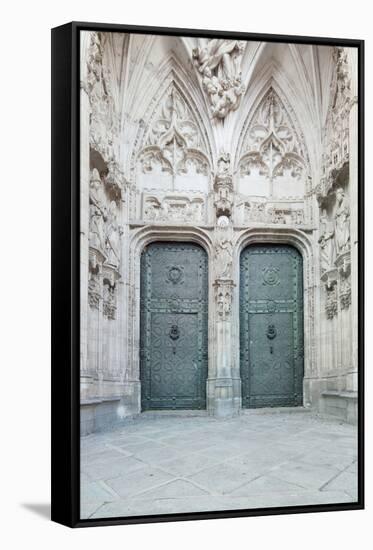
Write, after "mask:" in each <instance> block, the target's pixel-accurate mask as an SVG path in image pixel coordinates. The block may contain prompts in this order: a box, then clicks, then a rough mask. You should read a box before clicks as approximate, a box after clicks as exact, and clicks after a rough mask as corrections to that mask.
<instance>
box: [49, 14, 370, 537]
mask: <svg viewBox="0 0 373 550" xmlns="http://www.w3.org/2000/svg"><path fill="white" fill-rule="evenodd" d="M84 30H88V31H107V32H128V33H141V34H156V35H171V36H192V37H207V38H208V37H224V38H235V39H241V40H255V41H265V42H277V43H280V42H286V43H294V44H310V43H311V44H315V45H334V46H342V47H353V48H357V51H358V96H359V104H358V123H359V128H358V178H359V192H358V220H359V222H358V223H359V227H358V235H359V241H360V246H359V256H358V279H359V280H358V285H359V298H358V299H359V304H358V305H359V334H358V338H359V342H358V344H359V348H358V354H359V357H358V360H359V372H358V430H359V435H358V453H359V460H358V500H357V502H354V503H341V504H323V505H307V506H296V507H294V506H289V507H282V508H262V509H260V508H258V509H249V510H233V511H232V510H227V511H222V512H196V513H185V514H184V513H183V514H167V515H149V516H133V517H114V518H107V519H106V518H105V519H99V520H96V519H95V520H91V519H84V520H83V519H80V515H79V501H80V496H79V490H80V481H79V479H80V477H79V464H80V445H79V438H80V432H79V361H80V358H79V324H80V306H79V303H80V295H79V264H80V249H79V216H80V201H79V166H80V164H79V89H80V79H79V51H80V49H79V48H80V38H79V37H80V31H84ZM51 74H52V173H51V177H52V205H51V206H52V358H51V360H52V387H51V390H52V467H51V475H52V491H51V497H52V512H51V516H52V520H53V521H55V522H58V523H61V524H63V525H66V526H69V527H89V526H102V525H117V524H132V523H150V522H169V521H185V520H199V519H211V518H213V519H216V518H232V517H243V516H245V517H249V516H264V515H273V514H298V513H309V512H331V511H339V510H360V509H363V508H364V41H363V40H356V39H341V38H328V37H310V36H307V37H306V36H288V35H272V34H260V33H239V32H226V31H217V30H200V29H198V30H191V29H182V28H163V27H143V26H132V25H118V24H103V23H85V22H72V23H68V24H65V25H62V26H60V27H56V28H54V29H52V72H51Z"/></svg>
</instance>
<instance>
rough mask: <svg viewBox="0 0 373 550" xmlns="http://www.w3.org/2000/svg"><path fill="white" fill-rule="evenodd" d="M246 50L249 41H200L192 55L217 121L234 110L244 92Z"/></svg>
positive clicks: (215, 39) (212, 113)
mask: <svg viewBox="0 0 373 550" xmlns="http://www.w3.org/2000/svg"><path fill="white" fill-rule="evenodd" d="M245 47H246V42H245V41H243V40H226V39H218V38H213V39H202V38H201V39H198V47H197V48H194V50H193V52H192V58H193V61H194V64H195V66H196V68H197V70H198V73H199V74H200V78H201V83H202V88H203V90H204V92H205V94H206V96H207V98H208V101H209V104H210V108H211V115H212V117H213V118H215V119H217V120H222V119H224V118H225V117H226V116H227V115H228V114H229V113H230V112H232V111H235V110H236V109H237V108H238V106H239V105H240V102H241V97H242V95H243V94H244V92H245V86H244V85H243V83H242V75H241V59H242V56H243V53H244V51H245Z"/></svg>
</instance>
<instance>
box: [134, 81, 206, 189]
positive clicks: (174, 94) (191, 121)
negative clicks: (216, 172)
mask: <svg viewBox="0 0 373 550" xmlns="http://www.w3.org/2000/svg"><path fill="white" fill-rule="evenodd" d="M209 178H210V164H209V160H208V157H207V154H206V147H205V145H204V140H203V138H202V134H201V132H200V130H199V127H198V124H197V122H196V120H195V118H194V116H193V114H192V111H191V109H190V107H189V106H188V104H187V101H186V99H185V98H184V97H183V95H182V93H181V92H180V91H179V90H178V89H177V88H176V86H175V85H174V84H173V83H171V84H170V86H169V87H168V89H167V91H166V93H165V94H164V96H163V97H162V98H161V101H160V104H159V105H158V106H157V108H156V110H155V114H154V116H153V118H152V120H151V122H150V124H149V129H148V130H147V133H146V137H145V140H144V146H143V147H142V149H141V150H140V152H139V154H138V157H137V178H136V179H137V187H138V188H139V189H140V190H141V189H148V190H150V189H153V190H154V189H160V190H185V191H201V192H205V193H208V188H209Z"/></svg>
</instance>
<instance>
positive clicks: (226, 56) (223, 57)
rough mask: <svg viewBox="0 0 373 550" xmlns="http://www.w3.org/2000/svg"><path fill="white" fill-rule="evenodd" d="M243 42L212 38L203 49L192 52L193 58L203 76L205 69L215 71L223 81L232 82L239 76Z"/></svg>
mask: <svg viewBox="0 0 373 550" xmlns="http://www.w3.org/2000/svg"><path fill="white" fill-rule="evenodd" d="M244 49H245V42H244V41H242V40H225V39H219V38H213V39H212V40H210V41H209V42H208V43H207V45H206V46H205V47H201V46H200V47H198V48H195V49H194V50H193V58H194V59H195V60H196V62H197V63H198V65H199V71H200V72H201V73H202V74H203V73H204V71H205V69H206V67H208V68H209V69H211V71H215V73H216V75H217V77H218V78H219V79H223V80H233V79H234V78H235V77H236V76H237V75H238V74H240V64H241V58H242V54H243V51H244Z"/></svg>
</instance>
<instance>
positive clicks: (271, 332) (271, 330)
mask: <svg viewBox="0 0 373 550" xmlns="http://www.w3.org/2000/svg"><path fill="white" fill-rule="evenodd" d="M266 336H267V338H268V340H270V341H272V340H274V339H275V338H276V336H277V330H276V327H275V325H274V324H273V323H269V325H268V327H267V332H266ZM269 351H270V353H273V345H272V344H270V346H269Z"/></svg>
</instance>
